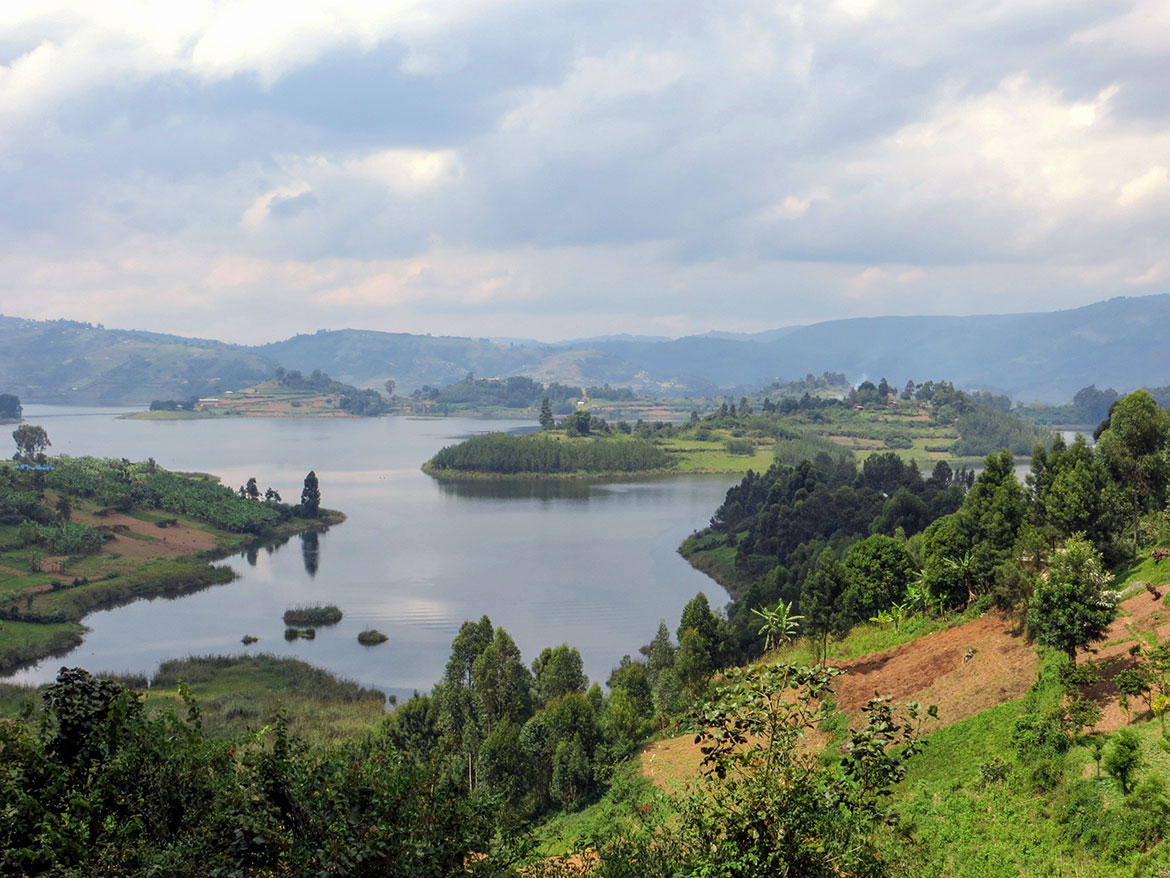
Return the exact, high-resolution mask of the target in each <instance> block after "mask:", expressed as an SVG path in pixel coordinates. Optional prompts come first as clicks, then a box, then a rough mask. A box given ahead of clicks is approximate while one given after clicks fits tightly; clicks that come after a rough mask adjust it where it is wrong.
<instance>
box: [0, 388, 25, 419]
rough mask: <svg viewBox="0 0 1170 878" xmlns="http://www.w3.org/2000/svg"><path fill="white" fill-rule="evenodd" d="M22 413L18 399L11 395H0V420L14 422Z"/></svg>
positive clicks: (22, 409)
mask: <svg viewBox="0 0 1170 878" xmlns="http://www.w3.org/2000/svg"><path fill="white" fill-rule="evenodd" d="M23 412H24V408H23V407H22V406H21V404H20V399H19V398H18V397H17V396H15V395H14V394H11V393H0V419H5V420H16V419H17V418H19V417H20V416H21V414H22V413H23Z"/></svg>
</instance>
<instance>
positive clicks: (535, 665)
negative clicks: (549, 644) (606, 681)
mask: <svg viewBox="0 0 1170 878" xmlns="http://www.w3.org/2000/svg"><path fill="white" fill-rule="evenodd" d="M532 674H533V676H534V677H535V678H536V692H537V695H538V696H539V697H540V700H541V702H543V703H545V704H547V703H548V702H549V701H552V700H553V699H554V698H560V697H561V696H562V695H568V694H569V693H570V692H584V691H585V690H586V689H588V688H589V678H588V677H586V676H585V671H584V666H583V663H582V661H581V653H579V652H578V651H577V650H576V649H574V648H573V647H571V646H569V645H568V644H567V643H562V644H561V645H560V646H557V647H553V648H551V649H549V648H546V649H544V650H543V651H542V652H541V653H540V655H539V656H537V657H536V659H535V660H533V662H532Z"/></svg>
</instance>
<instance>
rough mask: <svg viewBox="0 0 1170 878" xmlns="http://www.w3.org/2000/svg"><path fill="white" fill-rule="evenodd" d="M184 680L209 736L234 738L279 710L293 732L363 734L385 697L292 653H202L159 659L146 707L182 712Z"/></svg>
mask: <svg viewBox="0 0 1170 878" xmlns="http://www.w3.org/2000/svg"><path fill="white" fill-rule="evenodd" d="M180 681H182V682H184V683H186V684H187V685H188V686H189V687H190V689H191V693H192V694H193V695H194V696H195V698H196V701H197V702H198V704H199V707H200V710H201V711H202V714H203V724H204V728H205V729H206V730H207V731H208V732H209V733H210V734H213V735H220V736H224V737H233V736H236V735H239V734H241V733H243V732H246V731H254V730H257V729H260V728H262V727H264V726H265V725H268V724H270V723H271V722H272V720H273V718H274V717H275V716H276V713H277V711H278V710H283V711H284V712H285V714H286V715H287V717H288V720H289V727H290V729H291V730H292V731H293V733H294V734H296V735H298V736H300V737H302V738H305V739H306V740H309V741H312V742H315V743H322V744H330V743H338V742H340V741H343V740H350V739H353V738H355V737H360V736H361V735H364V734H366V733H368V732H369V731H370V730H371V729H372V728H373V727H374V725H375V724H376V723H377V722H378V721H379V720H380V719H381V718H382V717H383V716H384V714H385V696H384V695H383V694H382V693H381V692H379V691H378V690H376V689H368V688H366V687H363V686H360V685H358V684H357V683H353V682H350V681H347V680H342V679H339V678H337V677H335V676H334V675H333V674H330V673H329V672H328V671H324V670H321V669H320V668H315V667H313V666H312V665H310V664H308V663H306V662H302V661H298V660H297V659H290V658H278V657H276V656H272V655H266V654H261V655H252V656H200V657H195V658H188V659H181V660H175V661H169V662H164V663H163V664H162V666H161V667H160V668H159V671H158V673H157V674H156V675H155V677H154V679H153V681H152V683H151V689H150V691H149V692H148V693H147V696H146V698H147V705H148V706H153V707H162V706H166V707H171V708H173V709H174V710H175V711H176V712H179V713H182V712H183V711H184V710H185V707H184V705H183V703H182V701H181V700H180V699H179V696H178V691H177V687H178V683H179V682H180Z"/></svg>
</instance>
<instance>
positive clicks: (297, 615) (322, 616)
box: [284, 604, 341, 625]
mask: <svg viewBox="0 0 1170 878" xmlns="http://www.w3.org/2000/svg"><path fill="white" fill-rule="evenodd" d="M340 621H341V610H340V609H339V608H337V607H335V606H333V605H332V604H328V605H326V604H306V605H304V606H299V607H292V608H290V609H288V610H285V611H284V624H285V625H336V624H337V623H338V622H340Z"/></svg>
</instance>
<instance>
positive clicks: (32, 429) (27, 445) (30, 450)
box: [12, 424, 53, 464]
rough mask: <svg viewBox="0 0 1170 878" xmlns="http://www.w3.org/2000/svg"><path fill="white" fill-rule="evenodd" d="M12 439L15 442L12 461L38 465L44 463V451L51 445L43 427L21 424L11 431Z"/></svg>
mask: <svg viewBox="0 0 1170 878" xmlns="http://www.w3.org/2000/svg"><path fill="white" fill-rule="evenodd" d="M12 438H13V439H14V440H16V454H15V455H14V457H13V459H14V460H19V461H20V462H21V463H27V464H38V463H44V462H45V449H46V448H48V447H49V446H50V445H52V444H53V443H52V442H50V441H49V434H48V433H46V432H45V428H44V427H37V426H34V425H32V424H21V425H20V426H19V427H17V428H16V429H15V430H13V431H12Z"/></svg>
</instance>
